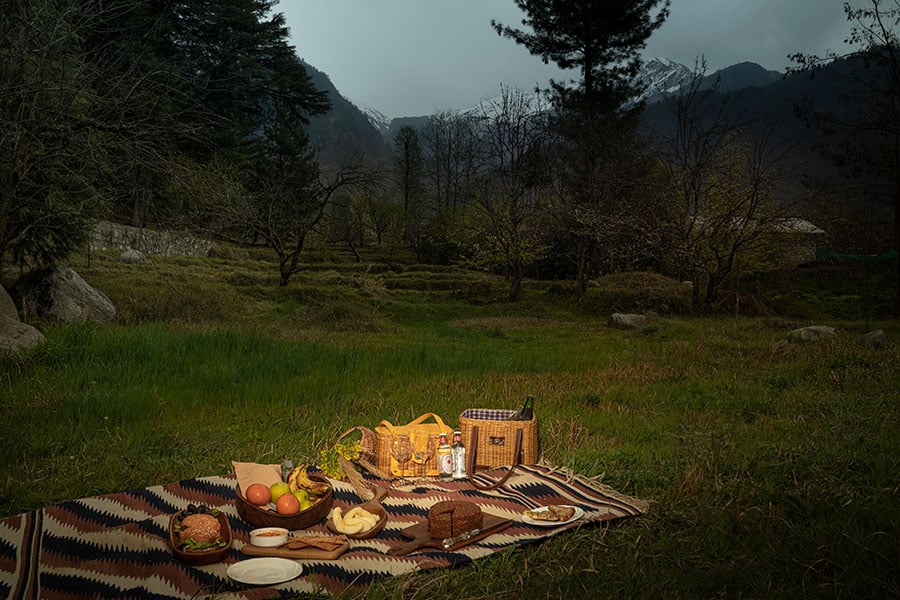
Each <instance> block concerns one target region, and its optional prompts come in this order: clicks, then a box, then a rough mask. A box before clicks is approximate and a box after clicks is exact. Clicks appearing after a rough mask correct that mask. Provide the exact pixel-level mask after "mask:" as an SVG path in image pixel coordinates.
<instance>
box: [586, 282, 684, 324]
mask: <svg viewBox="0 0 900 600" xmlns="http://www.w3.org/2000/svg"><path fill="white" fill-rule="evenodd" d="M579 304H580V306H581V308H582V309H583V310H585V311H587V312H589V313H591V314H598V315H602V314H606V313H611V312H624V313H628V312H647V311H652V312H655V313H658V314H676V315H686V314H690V313H691V288H690V287H688V286H687V285H685V284H683V283H681V282H679V281H676V280H674V279H671V278H669V277H664V276H663V275H658V274H656V273H647V272H635V273H616V274H613V275H607V276H606V277H602V278H600V279H598V280H596V281H595V282H594V283H593V285H592V286H591V287H589V288H588V290H587V291H586V292H585V294H584V296H582V298H581V300H580V302H579Z"/></svg>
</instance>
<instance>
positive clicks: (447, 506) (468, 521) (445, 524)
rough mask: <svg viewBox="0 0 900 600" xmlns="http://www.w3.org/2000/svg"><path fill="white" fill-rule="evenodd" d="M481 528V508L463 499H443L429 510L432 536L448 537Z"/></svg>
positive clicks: (429, 526) (429, 527)
mask: <svg viewBox="0 0 900 600" xmlns="http://www.w3.org/2000/svg"><path fill="white" fill-rule="evenodd" d="M480 528H481V509H480V508H479V507H478V505H476V504H473V503H471V502H464V501H461V500H443V501H441V502H438V503H437V504H435V505H434V506H432V507H431V508H430V509H429V510H428V531H429V533H431V537H433V538H438V539H442V540H443V539H447V538H451V537H454V536H457V535H460V534H462V533H465V532H467V531H471V530H473V529H480Z"/></svg>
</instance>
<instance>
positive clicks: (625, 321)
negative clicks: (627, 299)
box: [609, 313, 650, 329]
mask: <svg viewBox="0 0 900 600" xmlns="http://www.w3.org/2000/svg"><path fill="white" fill-rule="evenodd" d="M609 322H610V323H611V324H613V325H615V326H617V327H625V328H627V329H642V328H644V327H646V326H647V325H649V324H650V318H649V317H648V316H647V315H634V314H625V313H613V314H612V316H610V318H609Z"/></svg>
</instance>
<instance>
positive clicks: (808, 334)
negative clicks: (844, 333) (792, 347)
mask: <svg viewBox="0 0 900 600" xmlns="http://www.w3.org/2000/svg"><path fill="white" fill-rule="evenodd" d="M787 339H788V340H789V341H791V342H829V341H832V340H836V339H837V330H835V328H834V327H828V326H827V325H811V326H809V327H801V328H800V329H794V330H793V331H788V333H787Z"/></svg>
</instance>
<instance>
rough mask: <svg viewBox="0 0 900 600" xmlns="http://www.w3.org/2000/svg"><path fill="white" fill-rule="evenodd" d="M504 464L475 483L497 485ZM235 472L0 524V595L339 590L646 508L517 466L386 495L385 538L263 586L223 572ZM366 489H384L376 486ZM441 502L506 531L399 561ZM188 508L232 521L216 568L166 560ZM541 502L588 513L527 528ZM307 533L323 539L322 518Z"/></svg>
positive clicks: (348, 496) (574, 478) (243, 528)
mask: <svg viewBox="0 0 900 600" xmlns="http://www.w3.org/2000/svg"><path fill="white" fill-rule="evenodd" d="M504 471H505V468H500V469H495V470H494V471H488V472H485V473H483V474H481V475H479V476H490V477H494V478H497V477H499V476H502V474H503V473H504ZM235 483H236V482H235V479H234V476H233V475H232V476H211V477H197V478H194V479H188V480H185V481H180V482H178V483H170V484H165V485H158V486H152V487H148V488H143V489H138V490H132V491H127V492H119V493H113V494H106V495H103V496H96V497H93V498H84V499H80V500H73V501H71V502H65V503H62V504H58V505H55V506H50V507H47V508H43V509H40V510H35V511H32V512H27V513H22V514H19V515H15V516H12V517H7V518H5V519H2V520H0V597H8V598H35V599H52V600H56V599H59V600H64V599H69V598H73V599H74V598H125V599H132V598H134V599H145V598H184V599H190V598H203V597H205V596H211V595H216V596H215V597H216V598H235V599H247V600H253V599H257V598H286V597H292V596H296V595H298V594H301V593H323V592H325V593H328V592H336V591H339V590H343V589H346V588H348V587H352V586H365V585H367V584H369V583H372V582H373V581H376V580H378V579H381V578H385V577H391V576H398V575H404V574H407V573H411V572H415V571H419V570H424V569H433V568H441V567H450V566H454V565H460V564H464V563H468V562H471V561H473V560H476V559H478V558H482V557H486V556H489V555H491V554H493V553H495V552H500V551H503V550H505V549H507V548H510V547H512V546H523V545H526V544H532V543H536V542H539V541H541V540H542V539H546V538H547V537H548V536H551V535H557V534H560V533H562V532H563V531H566V530H568V529H571V528H574V527H581V526H583V525H584V524H586V523H596V522H602V521H610V520H613V519H620V518H624V517H631V516H636V515H639V514H641V513H643V512H644V511H646V509H647V503H646V502H644V501H642V500H638V499H636V498H631V497H628V496H625V495H623V494H619V493H617V492H615V491H614V490H612V489H610V488H609V487H607V486H605V485H602V484H600V483H598V482H596V481H593V480H590V479H588V478H585V477H582V476H578V475H575V474H573V473H571V472H568V471H565V470H561V469H554V468H552V467H548V466H538V465H528V466H524V467H518V468H517V469H516V472H515V474H514V475H513V476H512V477H511V478H510V479H509V480H508V481H507V482H506V484H504V485H503V486H501V487H499V488H497V489H495V490H491V491H479V490H476V489H475V488H474V487H473V486H472V485H470V484H469V483H467V482H448V483H444V482H437V481H434V482H432V481H429V482H427V483H424V484H419V483H414V484H407V485H405V486H402V487H399V488H397V487H392V488H390V491H389V495H388V497H387V498H386V499H385V500H384V502H383V505H384V506H385V508H386V509H387V511H388V515H389V519H388V523H387V526H386V527H385V529H384V531H382V532H381V533H380V534H378V535H377V536H376V537H374V538H371V539H368V540H352V544H351V547H350V549H349V550H347V552H345V553H344V554H343V555H342V556H340V557H339V558H337V559H336V560H329V561H325V560H323V561H310V560H303V561H301V564H302V565H303V572H302V574H301V576H300V577H298V578H297V579H294V580H291V581H289V582H285V583H281V584H278V585H274V586H270V587H255V586H248V585H245V584H241V583H238V582H236V581H233V580H232V579H230V578H229V577H228V575H227V574H226V571H227V569H228V566H229V565H230V564H232V563H234V562H236V561H239V560H243V559H245V558H247V557H246V556H244V555H243V554H242V553H241V552H240V548H241V547H242V546H243V545H244V544H246V543H248V542H249V532H250V530H251V529H253V526H252V525H250V524H249V523H246V522H245V521H243V520H242V519H241V518H240V517H239V516H238V515H237V510H236V508H235V504H234V494H235ZM332 483H333V486H334V496H335V506H342V507H345V508H346V507H348V506H351V505H354V504H358V503H359V502H360V499H359V498H358V497H357V495H356V494H355V492H354V491H353V488H352V487H351V486H350V485H349V484H348V483H346V482H342V481H333V482H332ZM372 483H373V484H379V485H387V483H388V482H384V481H381V480H373V481H372ZM440 500H468V501H470V502H474V503H476V504H478V505H479V506H480V507H481V508H482V510H483V511H484V512H486V513H492V514H495V515H498V516H501V517H503V518H508V519H512V520H513V524H512V525H511V526H510V527H508V528H506V529H504V530H502V531H500V532H498V533H496V534H494V535H490V536H488V537H486V538H484V539H483V540H481V541H479V542H476V543H473V544H471V545H468V546H465V547H463V548H461V549H459V550H457V551H455V552H447V551H443V550H437V549H431V548H429V549H424V550H423V551H418V552H414V553H412V554H408V555H406V556H396V557H395V556H389V555H387V554H386V552H387V550H388V549H389V548H391V547H392V546H398V545H400V544H401V543H403V542H404V541H406V538H404V537H403V536H402V534H401V533H400V532H401V530H402V529H404V528H406V527H409V526H411V525H415V524H417V523H421V522H423V521H424V520H425V519H426V517H427V515H428V509H429V507H430V506H431V505H433V504H434V503H435V502H438V501H440ZM188 503H194V504H201V503H202V504H206V505H208V506H210V507H215V508H218V509H219V510H221V511H223V512H225V513H226V514H227V515H228V518H229V520H230V523H231V526H232V528H233V531H234V547H233V548H232V550H231V553H230V555H229V556H228V558H227V559H226V560H225V561H223V562H222V563H217V564H213V565H208V566H201V567H192V566H190V565H186V564H184V563H182V562H180V561H178V560H176V559H175V558H174V556H173V555H172V553H171V552H170V550H169V548H168V546H167V544H166V536H167V528H168V522H169V517H170V516H171V515H172V514H173V513H174V512H176V511H178V510H181V509H183V508H184V507H185V506H187V504H188ZM547 504H571V505H575V506H578V507H579V508H581V509H583V510H584V517H583V518H582V519H580V520H578V521H576V522H573V523H570V524H568V525H563V526H560V527H555V528H544V527H538V526H534V525H528V524H527V523H525V522H523V521H522V520H521V514H522V511H524V510H526V509H529V508H537V507H539V506H543V505H547ZM307 531H311V532H320V533H328V530H327V529H326V528H325V526H324V522H323V523H320V524H318V525H316V526H314V527H312V528H310V529H309V530H307Z"/></svg>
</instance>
